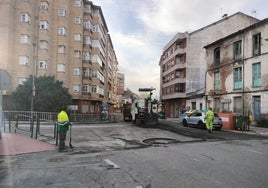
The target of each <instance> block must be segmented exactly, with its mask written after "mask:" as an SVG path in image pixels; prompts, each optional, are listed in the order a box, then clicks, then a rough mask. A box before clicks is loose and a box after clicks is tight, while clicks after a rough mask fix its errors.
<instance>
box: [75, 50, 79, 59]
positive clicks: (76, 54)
mask: <svg viewBox="0 0 268 188" xmlns="http://www.w3.org/2000/svg"><path fill="white" fill-rule="evenodd" d="M80 56H81V52H80V51H79V50H75V51H74V57H75V58H80Z"/></svg>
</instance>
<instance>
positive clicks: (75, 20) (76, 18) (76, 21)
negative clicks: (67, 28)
mask: <svg viewBox="0 0 268 188" xmlns="http://www.w3.org/2000/svg"><path fill="white" fill-rule="evenodd" d="M74 23H75V24H81V17H80V16H76V17H75V18H74Z"/></svg>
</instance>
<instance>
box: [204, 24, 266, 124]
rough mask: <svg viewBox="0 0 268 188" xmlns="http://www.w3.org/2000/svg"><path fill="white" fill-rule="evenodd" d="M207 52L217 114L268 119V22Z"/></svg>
mask: <svg viewBox="0 0 268 188" xmlns="http://www.w3.org/2000/svg"><path fill="white" fill-rule="evenodd" d="M205 48H206V50H207V52H206V53H207V65H208V71H207V75H206V83H207V84H206V95H207V102H208V104H209V105H210V106H211V107H213V108H214V109H215V110H216V111H221V112H233V113H239V114H243V115H244V116H248V115H252V116H253V117H254V119H255V120H258V119H260V118H261V117H264V118H268V65H267V62H268V19H264V20H262V21H260V22H258V23H256V24H253V25H251V26H249V27H247V28H244V29H243V30H240V31H238V32H235V33H233V34H231V35H229V36H226V37H224V38H221V39H219V40H217V41H215V42H213V43H211V44H209V45H207V46H206V47H205Z"/></svg>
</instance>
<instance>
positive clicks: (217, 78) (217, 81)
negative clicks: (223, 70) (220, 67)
mask: <svg viewBox="0 0 268 188" xmlns="http://www.w3.org/2000/svg"><path fill="white" fill-rule="evenodd" d="M220 89H221V75H220V72H215V73H214V90H215V91H219V90H220Z"/></svg>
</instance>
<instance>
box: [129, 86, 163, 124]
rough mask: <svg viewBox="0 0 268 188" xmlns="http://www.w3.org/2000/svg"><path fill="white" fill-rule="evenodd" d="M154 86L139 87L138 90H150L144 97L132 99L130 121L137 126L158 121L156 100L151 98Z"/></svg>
mask: <svg viewBox="0 0 268 188" xmlns="http://www.w3.org/2000/svg"><path fill="white" fill-rule="evenodd" d="M153 90H155V89H154V88H139V91H140V92H150V93H149V96H148V97H146V98H137V99H134V101H133V102H132V105H131V114H132V121H133V123H134V124H136V125H137V126H150V125H156V124H157V123H158V114H157V106H158V102H157V100H152V98H151V96H152V91H153Z"/></svg>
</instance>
